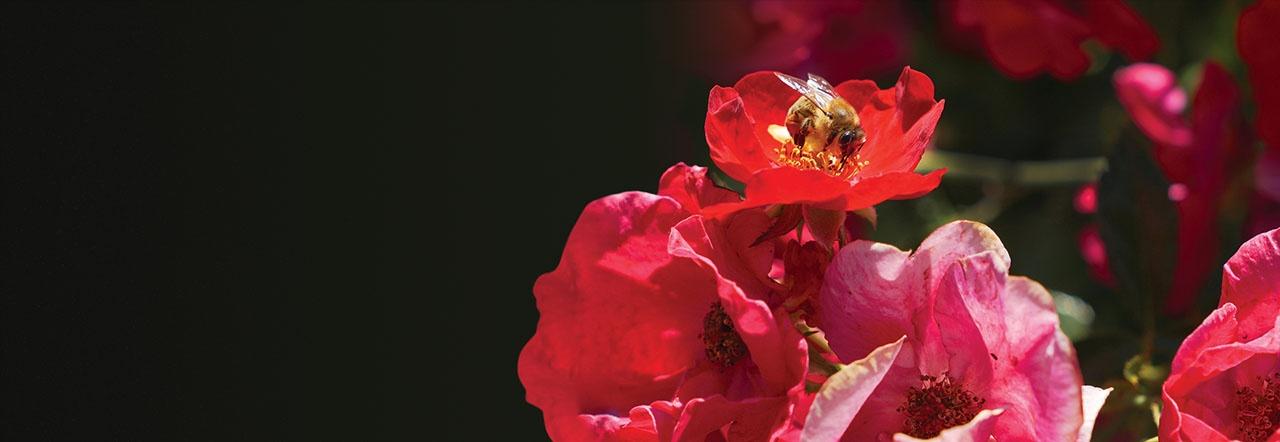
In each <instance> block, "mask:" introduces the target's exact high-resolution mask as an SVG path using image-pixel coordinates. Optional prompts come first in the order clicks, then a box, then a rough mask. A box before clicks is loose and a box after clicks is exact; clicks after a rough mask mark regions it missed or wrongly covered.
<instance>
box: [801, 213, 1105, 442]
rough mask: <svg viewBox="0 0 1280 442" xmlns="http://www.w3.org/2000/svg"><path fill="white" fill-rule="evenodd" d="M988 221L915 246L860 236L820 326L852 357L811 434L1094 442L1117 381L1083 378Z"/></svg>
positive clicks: (844, 356)
mask: <svg viewBox="0 0 1280 442" xmlns="http://www.w3.org/2000/svg"><path fill="white" fill-rule="evenodd" d="M1008 270H1009V255H1008V253H1007V252H1006V251H1005V249H1004V246H1003V244H1001V243H1000V239H999V238H997V237H996V235H995V234H994V233H993V232H991V230H990V229H988V228H987V227H986V226H984V225H982V224H978V223H974V222H969V221H957V222H953V223H950V224H947V225H945V226H942V227H940V228H939V229H938V230H936V231H934V232H933V234H931V235H929V237H928V238H927V239H925V240H924V242H923V243H922V244H921V245H920V247H919V248H918V249H916V250H915V251H914V252H906V251H902V250H899V249H897V248H895V247H893V246H889V245H886V244H879V243H874V242H867V241H857V242H854V243H851V244H849V245H846V246H845V247H844V248H842V249H841V250H840V252H839V254H838V255H837V256H836V257H835V259H834V261H833V262H832V263H831V265H830V266H829V267H828V270H827V274H826V280H825V281H824V284H823V287H822V290H821V293H820V294H819V297H818V305H817V312H816V322H817V324H818V326H819V327H820V328H822V329H823V331H824V332H825V334H826V338H827V340H828V341H829V343H830V346H831V348H832V350H833V351H835V353H836V354H837V355H838V356H839V358H840V360H841V361H854V362H852V363H851V364H850V365H848V366H846V367H845V368H844V369H842V370H841V371H839V372H837V373H836V374H835V375H833V376H832V377H831V379H830V380H828V382H827V384H826V385H825V386H824V387H823V390H822V391H820V392H819V393H818V396H817V398H816V399H815V400H814V403H813V406H812V408H811V409H810V410H809V414H808V419H807V421H806V423H805V428H804V431H805V434H806V436H807V438H806V440H836V439H841V440H854V441H859V440H867V441H875V440H888V438H892V439H893V440H898V441H901V440H917V439H930V438H940V439H938V440H973V441H986V440H988V439H989V438H991V437H994V438H995V440H1000V441H1049V440H1053V441H1062V440H1073V441H1074V440H1088V438H1089V433H1090V432H1091V431H1092V427H1093V419H1094V417H1095V416H1096V414H1097V411H1098V409H1099V408H1100V407H1101V404H1102V401H1103V400H1104V399H1105V397H1106V395H1107V394H1108V393H1109V390H1100V389H1096V388H1093V387H1087V386H1083V385H1082V382H1081V375H1080V368H1079V364H1078V362H1077V360H1076V355H1075V350H1074V349H1073V348H1072V346H1071V343H1070V341H1068V339H1067V337H1066V335H1064V334H1063V333H1062V331H1061V330H1060V329H1059V327H1058V316H1057V314H1056V313H1055V310H1054V306H1053V300H1052V298H1051V297H1050V295H1049V292H1048V291H1047V290H1045V288H1044V287H1042V286H1041V285H1040V284H1038V283H1036V282H1035V281H1032V280H1030V279H1027V278H1024V277H1017V276H1009V275H1008Z"/></svg>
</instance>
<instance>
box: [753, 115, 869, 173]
mask: <svg viewBox="0 0 1280 442" xmlns="http://www.w3.org/2000/svg"><path fill="white" fill-rule="evenodd" d="M769 135H770V136H772V137H773V138H774V139H775V140H778V142H780V143H782V145H781V146H778V147H777V148H775V149H774V153H775V154H776V155H775V158H774V163H777V164H780V165H784V166H791V167H794V168H797V169H801V170H808V169H816V170H821V171H823V172H826V173H827V175H831V176H833V177H838V178H842V179H846V180H847V179H852V178H853V177H854V176H855V175H857V174H858V172H861V171H862V169H863V168H865V167H867V164H870V162H869V161H866V160H863V159H862V155H861V154H856V153H855V154H853V155H850V156H849V157H848V158H842V155H841V154H840V152H839V151H838V150H837V151H835V152H832V151H831V150H828V149H805V148H804V146H801V145H797V144H796V143H795V141H794V140H792V139H791V135H790V134H788V133H787V129H786V128H785V127H782V126H779V125H776V124H774V125H770V126H769Z"/></svg>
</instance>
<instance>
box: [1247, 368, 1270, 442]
mask: <svg viewBox="0 0 1280 442" xmlns="http://www.w3.org/2000/svg"><path fill="white" fill-rule="evenodd" d="M1259 380H1261V381H1262V388H1261V389H1259V390H1254V389H1252V388H1249V387H1240V389H1239V390H1236V408H1237V410H1236V424H1237V425H1238V426H1239V427H1240V440H1242V441H1244V442H1262V441H1265V440H1267V438H1268V437H1271V434H1272V433H1275V431H1276V429H1277V428H1280V373H1274V374H1272V375H1271V376H1270V377H1267V378H1262V377H1260V378H1259Z"/></svg>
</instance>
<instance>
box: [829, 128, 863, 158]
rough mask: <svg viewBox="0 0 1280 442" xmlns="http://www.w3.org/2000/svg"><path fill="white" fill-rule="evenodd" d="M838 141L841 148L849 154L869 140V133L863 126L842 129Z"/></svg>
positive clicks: (859, 148)
mask: <svg viewBox="0 0 1280 442" xmlns="http://www.w3.org/2000/svg"><path fill="white" fill-rule="evenodd" d="M836 141H837V142H839V143H840V150H841V151H842V152H844V154H845V155H849V154H851V153H854V152H857V151H858V150H861V149H862V145H863V144H865V143H866V142H867V133H866V132H865V131H863V130H862V128H861V127H853V128H848V129H844V130H842V131H840V134H839V136H838V137H837V139H836Z"/></svg>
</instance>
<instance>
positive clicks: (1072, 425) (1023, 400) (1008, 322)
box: [987, 277, 1083, 440]
mask: <svg viewBox="0 0 1280 442" xmlns="http://www.w3.org/2000/svg"><path fill="white" fill-rule="evenodd" d="M1004 308H1005V310H1004V313H1005V330H1006V331H1005V333H1006V336H1009V337H1010V342H1009V343H1008V346H1009V347H1008V348H1009V353H1008V354H1006V355H999V360H995V359H993V362H992V364H993V365H994V366H995V379H994V381H993V382H992V385H991V388H990V389H989V390H990V392H991V393H990V394H991V396H989V397H988V399H987V406H988V407H1002V408H1005V413H1006V416H1005V418H1004V419H1001V420H1000V422H999V423H997V424H996V425H997V430H996V432H997V434H1001V435H1003V436H1004V437H1006V438H1009V439H1011V440H1023V439H1024V438H1025V439H1026V440H1071V439H1074V438H1075V437H1076V436H1077V435H1078V434H1079V432H1080V425H1081V422H1082V421H1083V416H1082V405H1081V396H1080V386H1081V385H1082V384H1083V382H1082V379H1081V376H1080V367H1079V363H1078V362H1077V360H1076V354H1075V349H1074V348H1072V347H1071V341H1070V340H1069V339H1067V337H1066V335H1065V334H1063V333H1062V331H1061V330H1059V329H1058V317H1057V314H1056V313H1055V310H1054V307H1053V299H1052V297H1051V296H1050V295H1049V292H1048V290H1045V288H1044V287H1043V286H1041V285H1040V284H1039V283H1037V282H1035V281H1032V280H1030V279H1027V278H1023V277H1009V279H1008V280H1007V281H1006V284H1005V291H1004ZM1014 337H1016V339H1015V338H1014Z"/></svg>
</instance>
